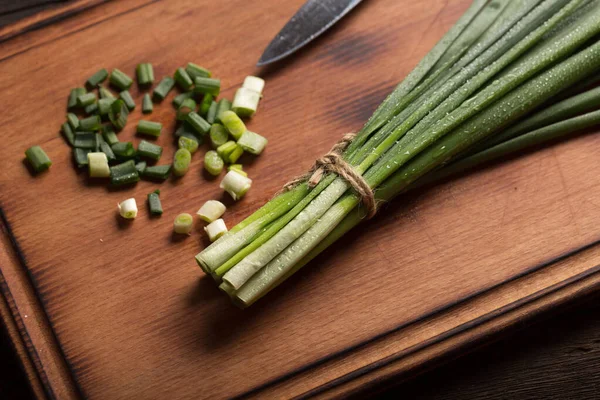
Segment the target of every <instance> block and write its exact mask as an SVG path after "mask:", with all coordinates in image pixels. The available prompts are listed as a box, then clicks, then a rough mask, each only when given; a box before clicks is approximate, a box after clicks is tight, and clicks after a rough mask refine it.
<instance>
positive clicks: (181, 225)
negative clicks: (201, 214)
mask: <svg viewBox="0 0 600 400" xmlns="http://www.w3.org/2000/svg"><path fill="white" fill-rule="evenodd" d="M193 224H194V217H192V216H191V215H190V214H188V213H182V214H179V215H178V216H177V217H175V221H173V232H175V233H181V234H185V235H189V234H190V233H191V232H192V227H193Z"/></svg>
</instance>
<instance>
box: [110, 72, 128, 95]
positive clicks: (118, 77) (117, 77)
mask: <svg viewBox="0 0 600 400" xmlns="http://www.w3.org/2000/svg"><path fill="white" fill-rule="evenodd" d="M109 82H110V84H111V85H113V86H114V87H116V88H117V89H119V90H127V89H129V88H130V87H131V84H132V83H133V79H131V78H130V77H129V75H127V74H126V73H125V72H123V71H120V70H118V69H117V68H115V69H113V70H112V72H111V74H110V79H109Z"/></svg>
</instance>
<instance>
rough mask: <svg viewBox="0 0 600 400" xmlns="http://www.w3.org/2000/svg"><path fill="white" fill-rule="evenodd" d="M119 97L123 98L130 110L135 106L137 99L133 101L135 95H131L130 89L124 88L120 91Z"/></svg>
mask: <svg viewBox="0 0 600 400" xmlns="http://www.w3.org/2000/svg"><path fill="white" fill-rule="evenodd" d="M119 98H120V99H121V100H123V102H124V103H125V105H126V106H127V109H128V110H129V111H131V110H133V109H134V108H135V101H133V97H131V93H129V90H123V91H122V92H121V93H119Z"/></svg>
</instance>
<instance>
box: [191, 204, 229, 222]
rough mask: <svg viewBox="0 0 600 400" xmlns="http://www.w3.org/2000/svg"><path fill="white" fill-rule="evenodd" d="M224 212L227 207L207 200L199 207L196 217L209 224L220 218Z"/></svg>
mask: <svg viewBox="0 0 600 400" xmlns="http://www.w3.org/2000/svg"><path fill="white" fill-rule="evenodd" d="M225 210H227V207H225V204H223V203H221V202H220V201H217V200H208V201H207V202H206V203H204V204H203V205H202V207H200V209H199V210H198V212H197V213H196V215H198V217H200V219H202V220H203V221H206V222H208V223H211V222H214V221H216V220H217V219H219V218H221V217H222V216H223V214H224V213H225Z"/></svg>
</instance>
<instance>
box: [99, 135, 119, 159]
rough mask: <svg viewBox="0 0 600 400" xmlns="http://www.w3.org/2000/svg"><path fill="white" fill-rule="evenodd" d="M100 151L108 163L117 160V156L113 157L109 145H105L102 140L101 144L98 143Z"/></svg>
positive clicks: (113, 154)
mask: <svg viewBox="0 0 600 400" xmlns="http://www.w3.org/2000/svg"><path fill="white" fill-rule="evenodd" d="M100 151H101V152H103V153H104V154H106V159H107V160H108V162H112V161H115V160H116V159H117V156H115V153H114V152H113V151H112V149H111V147H110V144H108V143H106V142H105V141H104V140H103V141H102V143H100Z"/></svg>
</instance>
